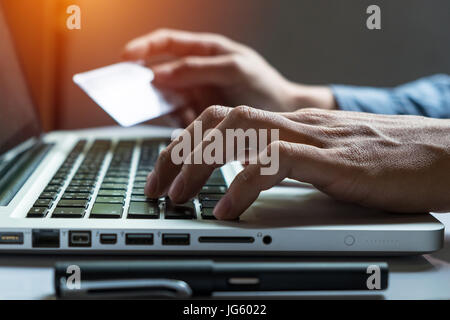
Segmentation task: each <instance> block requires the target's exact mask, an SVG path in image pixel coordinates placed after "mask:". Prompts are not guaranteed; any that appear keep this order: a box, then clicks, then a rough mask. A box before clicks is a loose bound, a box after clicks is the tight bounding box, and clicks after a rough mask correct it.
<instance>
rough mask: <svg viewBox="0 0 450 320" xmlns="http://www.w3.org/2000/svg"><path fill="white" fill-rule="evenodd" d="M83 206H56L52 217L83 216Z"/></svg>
mask: <svg viewBox="0 0 450 320" xmlns="http://www.w3.org/2000/svg"><path fill="white" fill-rule="evenodd" d="M84 212H85V209H84V208H66V207H56V208H55V211H53V214H52V218H83V216H84Z"/></svg>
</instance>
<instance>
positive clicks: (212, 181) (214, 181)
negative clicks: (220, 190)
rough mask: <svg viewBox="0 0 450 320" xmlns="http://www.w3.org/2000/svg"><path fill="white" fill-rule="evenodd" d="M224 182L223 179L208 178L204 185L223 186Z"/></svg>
mask: <svg viewBox="0 0 450 320" xmlns="http://www.w3.org/2000/svg"><path fill="white" fill-rule="evenodd" d="M225 183H226V182H225V180H223V179H209V180H208V181H206V183H205V186H224V185H225Z"/></svg>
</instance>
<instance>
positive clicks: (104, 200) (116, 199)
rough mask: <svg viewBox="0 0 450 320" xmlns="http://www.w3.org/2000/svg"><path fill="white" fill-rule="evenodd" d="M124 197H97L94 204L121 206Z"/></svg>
mask: <svg viewBox="0 0 450 320" xmlns="http://www.w3.org/2000/svg"><path fill="white" fill-rule="evenodd" d="M124 199H125V198H124V197H97V199H95V202H96V203H119V204H122V205H123V201H124Z"/></svg>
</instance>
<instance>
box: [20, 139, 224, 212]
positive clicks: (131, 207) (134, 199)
mask: <svg viewBox="0 0 450 320" xmlns="http://www.w3.org/2000/svg"><path fill="white" fill-rule="evenodd" d="M166 143H167V142H166V141H161V140H143V141H134V140H121V141H118V142H116V143H114V142H113V141H110V140H95V141H94V142H93V143H92V145H91V146H90V147H89V146H88V142H87V141H86V140H81V141H79V142H78V143H77V144H76V145H75V147H74V148H73V149H72V151H71V152H70V153H69V155H68V156H67V158H66V159H65V161H64V162H63V164H62V165H61V166H60V168H59V169H58V171H57V172H56V174H55V175H54V176H53V178H52V180H51V181H50V182H49V183H48V185H47V186H46V188H45V189H44V191H43V192H42V193H41V194H40V196H39V198H38V199H37V200H36V202H35V203H34V205H33V207H32V208H31V209H30V211H29V212H28V214H27V217H29V218H59V219H61V218H75V219H82V218H88V219H121V218H126V219H184V220H186V219H189V220H192V219H197V217H198V218H199V219H205V220H209V219H215V218H214V215H213V214H212V212H213V209H214V206H215V205H216V204H217V202H218V201H219V200H220V198H221V197H222V196H223V194H224V193H225V192H226V190H227V187H226V182H225V179H224V177H223V174H222V172H221V170H215V171H214V172H213V174H212V175H211V177H210V178H209V180H208V181H207V182H206V184H205V185H204V186H203V188H202V189H201V191H200V193H199V195H198V196H197V197H196V198H194V199H192V200H190V201H188V202H186V203H183V204H174V203H172V202H171V201H170V199H169V198H167V197H166V198H160V199H150V198H147V197H146V196H145V194H144V187H145V184H146V181H147V175H148V173H149V172H150V171H151V170H152V169H153V166H154V164H155V163H156V160H157V158H158V154H159V151H160V150H161V148H162V147H164V146H165V145H166ZM88 147H89V148H88ZM87 148H88V150H87V152H85V149H87ZM110 153H111V154H112V155H111V156H110V157H108V155H109V154H110ZM83 156H84V158H83ZM135 157H137V161H136V165H133V159H134V158H135ZM109 159H110V160H109ZM80 162H81V163H80ZM105 168H106V169H105ZM196 201H198V203H199V206H198V207H196V205H195V203H196ZM197 208H199V210H200V212H199V213H200V214H199V215H197Z"/></svg>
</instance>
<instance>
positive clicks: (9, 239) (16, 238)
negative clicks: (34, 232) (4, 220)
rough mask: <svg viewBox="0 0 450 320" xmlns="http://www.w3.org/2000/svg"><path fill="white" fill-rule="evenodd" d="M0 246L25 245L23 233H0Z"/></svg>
mask: <svg viewBox="0 0 450 320" xmlns="http://www.w3.org/2000/svg"><path fill="white" fill-rule="evenodd" d="M0 244H23V233H22V232H2V233H0Z"/></svg>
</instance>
